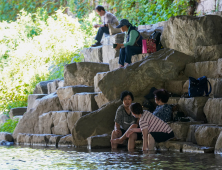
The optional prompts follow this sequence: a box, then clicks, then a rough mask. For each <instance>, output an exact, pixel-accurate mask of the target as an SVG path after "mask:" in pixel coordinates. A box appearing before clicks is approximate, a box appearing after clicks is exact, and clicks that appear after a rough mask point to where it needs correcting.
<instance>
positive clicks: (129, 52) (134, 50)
mask: <svg viewBox="0 0 222 170" xmlns="http://www.w3.org/2000/svg"><path fill="white" fill-rule="evenodd" d="M125 53H126V54H125V62H126V63H128V64H131V58H132V56H133V55H136V54H142V47H136V46H126V47H125Z"/></svg>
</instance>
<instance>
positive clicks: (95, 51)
mask: <svg viewBox="0 0 222 170" xmlns="http://www.w3.org/2000/svg"><path fill="white" fill-rule="evenodd" d="M80 53H81V54H83V55H84V61H89V62H97V63H101V62H103V55H102V46H98V47H90V48H84V49H83V50H82V51H81V52H80Z"/></svg>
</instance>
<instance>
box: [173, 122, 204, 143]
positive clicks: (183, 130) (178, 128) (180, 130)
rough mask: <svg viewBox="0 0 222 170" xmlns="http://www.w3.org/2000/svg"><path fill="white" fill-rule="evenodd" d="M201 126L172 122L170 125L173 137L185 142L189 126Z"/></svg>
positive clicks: (191, 123)
mask: <svg viewBox="0 0 222 170" xmlns="http://www.w3.org/2000/svg"><path fill="white" fill-rule="evenodd" d="M196 124H201V122H173V123H170V124H169V125H170V127H171V128H172V130H173V132H174V135H175V137H176V138H177V139H179V140H180V141H184V142H185V141H186V138H187V134H188V130H189V127H190V125H196Z"/></svg>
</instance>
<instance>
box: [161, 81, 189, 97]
mask: <svg viewBox="0 0 222 170" xmlns="http://www.w3.org/2000/svg"><path fill="white" fill-rule="evenodd" d="M185 82H186V80H170V81H167V82H166V83H165V89H166V90H167V91H168V92H171V93H173V94H178V95H182V94H183V93H184V92H183V85H184V83H185Z"/></svg>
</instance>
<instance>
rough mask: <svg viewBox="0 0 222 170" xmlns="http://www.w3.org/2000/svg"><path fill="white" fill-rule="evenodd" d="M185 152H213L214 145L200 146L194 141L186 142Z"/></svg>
mask: <svg viewBox="0 0 222 170" xmlns="http://www.w3.org/2000/svg"><path fill="white" fill-rule="evenodd" d="M183 152H192V153H213V152H214V147H207V146H198V145H195V144H193V143H185V144H184V145H183Z"/></svg>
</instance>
